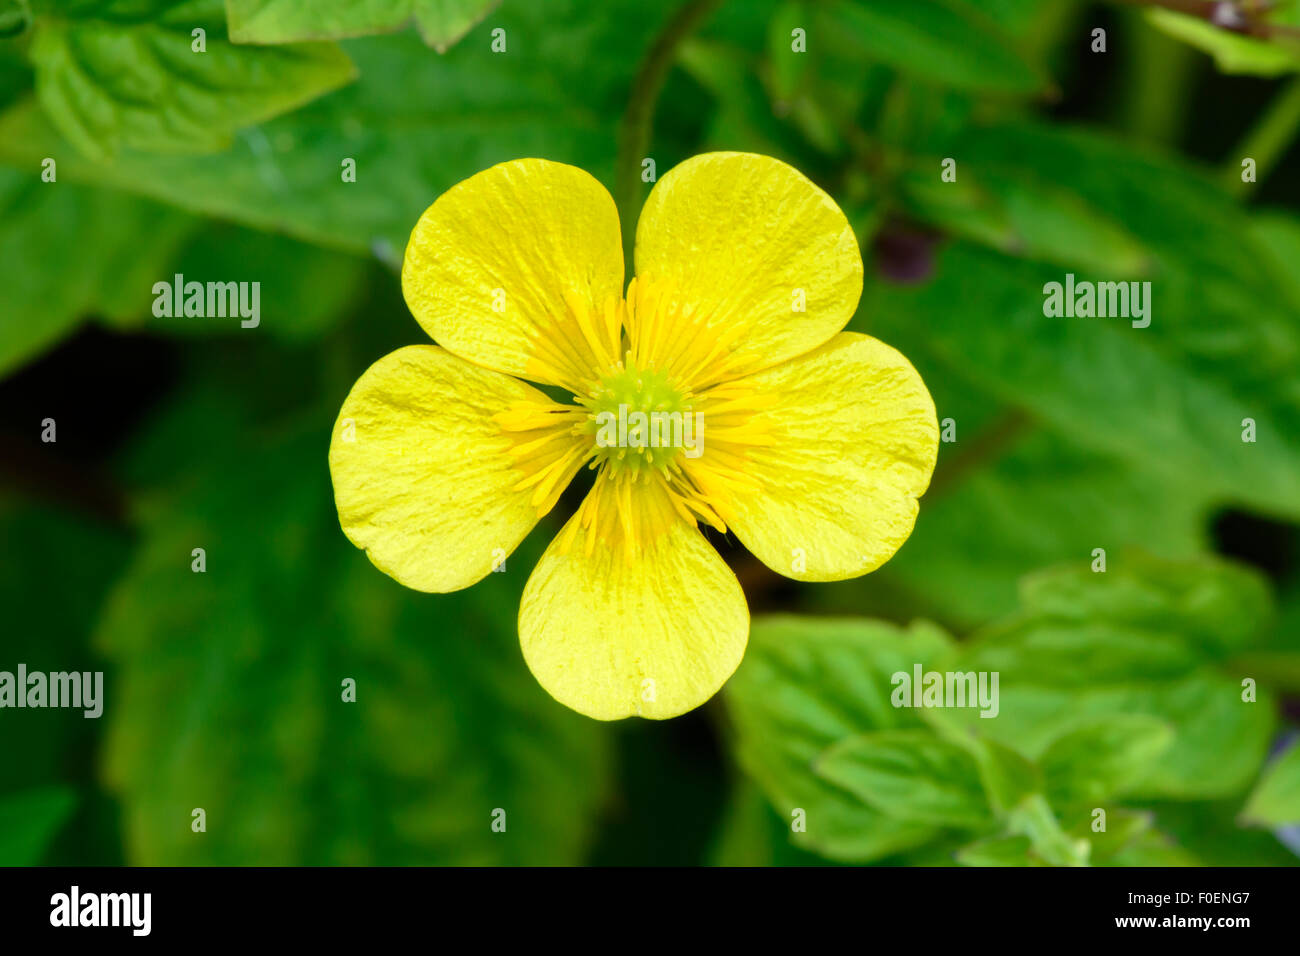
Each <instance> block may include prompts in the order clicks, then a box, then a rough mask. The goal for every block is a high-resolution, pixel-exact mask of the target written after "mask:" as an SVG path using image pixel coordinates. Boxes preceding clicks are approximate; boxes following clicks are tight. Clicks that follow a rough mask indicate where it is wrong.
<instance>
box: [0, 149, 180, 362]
mask: <svg viewBox="0 0 1300 956" xmlns="http://www.w3.org/2000/svg"><path fill="white" fill-rule="evenodd" d="M196 225H197V222H196V220H194V219H193V218H192V217H190V216H187V215H185V214H183V213H179V212H175V211H174V210H171V209H168V208H166V207H165V206H160V205H158V204H156V203H152V202H147V201H144V200H141V199H136V198H135V197H133V196H127V195H124V194H122V193H116V192H112V191H111V190H106V189H93V188H88V187H85V186H75V185H71V184H68V183H62V182H53V183H45V182H42V181H41V178H40V172H39V168H38V167H33V171H31V172H18V171H15V170H10V169H0V285H3V287H4V290H5V293H4V316H3V318H2V319H0V375H4V374H6V373H8V372H10V371H11V370H13V369H15V368H18V367H19V366H20V365H22V364H23V363H24V362H26V361H27V360H29V359H31V358H34V357H35V356H36V355H38V354H40V353H41V352H42V351H44V350H45V349H46V348H48V347H50V346H51V345H53V344H54V343H55V342H57V341H58V340H59V339H60V338H62V337H63V336H64V335H66V334H67V333H68V332H70V331H71V330H72V329H73V328H75V327H76V325H77V323H78V322H79V321H80V320H81V319H82V318H84V317H86V316H87V315H90V314H92V313H95V312H101V313H107V314H111V315H128V314H134V315H138V314H140V313H142V312H143V311H144V310H145V309H146V308H147V307H148V303H149V300H150V295H149V289H150V287H151V286H152V284H153V283H154V282H156V281H157V280H158V279H159V278H160V277H161V276H162V275H163V270H164V269H165V268H166V265H165V264H166V262H167V260H168V259H169V258H170V256H171V255H172V254H173V253H174V252H175V251H176V249H177V248H178V247H179V246H180V244H181V242H182V241H183V240H184V238H185V237H186V236H187V235H188V234H189V233H190V232H191V231H192V230H193V229H194V228H195V227H196ZM35 263H39V267H33V264H35Z"/></svg>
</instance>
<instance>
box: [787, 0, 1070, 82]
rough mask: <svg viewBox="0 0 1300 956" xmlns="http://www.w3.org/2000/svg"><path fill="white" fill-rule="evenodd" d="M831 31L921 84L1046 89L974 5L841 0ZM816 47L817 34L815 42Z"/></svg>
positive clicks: (948, 0) (947, 0)
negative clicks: (916, 79)
mask: <svg viewBox="0 0 1300 956" xmlns="http://www.w3.org/2000/svg"><path fill="white" fill-rule="evenodd" d="M828 20H829V23H830V29H831V30H834V31H836V32H837V33H839V34H840V35H841V36H843V37H845V38H847V39H849V40H851V41H853V42H855V43H857V44H858V46H859V48H860V50H861V53H862V55H863V56H865V57H868V58H871V59H875V60H879V61H880V62H882V63H885V64H887V65H889V66H891V67H893V68H894V69H896V70H898V71H900V72H903V73H907V74H909V75H912V76H915V77H917V78H918V79H921V80H925V81H928V82H933V83H937V84H940V85H943V86H951V87H955V88H957V89H962V90H969V91H972V92H980V93H1003V94H1019V95H1028V94H1032V93H1038V92H1041V91H1042V90H1044V89H1045V88H1046V87H1047V85H1048V83H1047V81H1046V79H1045V78H1044V76H1043V75H1042V73H1041V72H1040V71H1039V70H1038V69H1036V68H1035V67H1034V66H1032V65H1031V64H1029V63H1027V62H1025V60H1024V58H1023V57H1022V56H1021V55H1020V53H1019V52H1018V51H1017V48H1016V45H1015V43H1014V41H1012V40H1011V39H1010V38H1009V37H1007V35H1006V34H1005V33H1004V32H1003V31H1002V29H1001V28H1000V27H999V26H998V24H997V22H996V21H995V20H993V19H991V18H989V17H987V16H986V15H985V14H984V13H983V12H982V11H980V9H979V8H978V6H977V5H976V4H974V3H965V2H961V0H861V2H856V0H852V2H851V0H841V2H838V3H836V4H834V5H833V6H832V7H831V8H830V11H829V15H828ZM809 42H810V43H814V44H815V43H816V34H814V35H813V37H812V38H810V41H809Z"/></svg>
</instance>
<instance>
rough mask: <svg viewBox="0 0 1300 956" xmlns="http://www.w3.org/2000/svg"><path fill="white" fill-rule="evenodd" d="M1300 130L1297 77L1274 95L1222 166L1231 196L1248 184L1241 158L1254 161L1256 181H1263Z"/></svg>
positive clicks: (1243, 189) (1243, 190) (1225, 182)
mask: <svg viewBox="0 0 1300 956" xmlns="http://www.w3.org/2000/svg"><path fill="white" fill-rule="evenodd" d="M1297 132H1300V77H1298V78H1296V79H1293V80H1291V81H1290V83H1288V84H1287V85H1286V86H1285V87H1283V88H1282V92H1280V93H1278V94H1277V96H1275V97H1274V98H1273V102H1271V103H1270V104H1269V105H1268V109H1266V110H1265V111H1264V113H1263V115H1262V116H1260V118H1259V119H1258V120H1257V121H1256V122H1255V125H1254V126H1253V127H1252V128H1251V130H1250V132H1249V133H1247V134H1246V138H1245V139H1243V140H1242V141H1241V142H1240V143H1239V144H1238V145H1237V148H1236V149H1235V150H1234V151H1233V152H1232V154H1231V155H1229V156H1228V159H1227V161H1226V162H1225V163H1224V168H1223V184H1224V186H1226V187H1227V189H1228V192H1230V193H1232V194H1233V195H1234V196H1241V195H1242V194H1244V193H1245V192H1246V187H1247V186H1249V185H1251V184H1250V183H1244V182H1242V181H1241V161H1242V160H1243V159H1245V158H1247V157H1250V158H1251V159H1253V160H1254V161H1255V180H1256V182H1258V181H1260V180H1262V179H1263V178H1264V177H1265V176H1267V175H1268V173H1269V172H1270V171H1272V169H1273V167H1274V166H1275V165H1277V163H1278V161H1279V160H1280V159H1281V158H1282V157H1283V155H1285V154H1286V151H1287V149H1288V148H1289V147H1290V146H1291V142H1292V141H1293V140H1294V139H1295V136H1296V133H1297Z"/></svg>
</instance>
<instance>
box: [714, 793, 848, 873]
mask: <svg viewBox="0 0 1300 956" xmlns="http://www.w3.org/2000/svg"><path fill="white" fill-rule="evenodd" d="M790 825H791V821H787V820H782V819H781V818H780V817H778V816H777V815H776V812H775V811H774V810H773V809H772V806H771V804H769V803H768V802H767V799H766V798H765V797H764V796H763V794H762V792H761V791H760V790H759V789H758V788H757V787H756V786H754V785H753V784H752V783H750V782H749V781H747V780H743V779H742V780H740V781H738V782H737V784H736V786H735V789H734V791H733V793H732V795H731V799H730V800H729V801H728V804H727V809H726V812H725V814H724V816H723V820H722V825H721V826H720V827H719V829H718V833H717V836H716V837H715V840H714V843H713V846H712V848H711V849H710V852H709V861H708V862H709V865H710V866H824V865H825V861H824V860H823V859H822V858H821V857H819V856H814V855H813V854H811V853H809V852H807V851H806V850H800V849H799V848H798V847H796V846H795V845H794V844H793V843H791V842H790V833H791V830H790Z"/></svg>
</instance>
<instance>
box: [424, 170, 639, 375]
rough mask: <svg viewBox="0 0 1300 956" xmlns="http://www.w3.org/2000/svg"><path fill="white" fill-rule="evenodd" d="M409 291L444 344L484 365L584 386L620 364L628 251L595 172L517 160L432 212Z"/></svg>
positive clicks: (455, 190)
mask: <svg viewBox="0 0 1300 956" xmlns="http://www.w3.org/2000/svg"><path fill="white" fill-rule="evenodd" d="M402 292H403V293H404V294H405V296H406V303H407V305H408V306H410V309H411V313H412V314H413V315H414V316H415V318H416V320H417V321H418V322H419V323H420V325H421V326H423V327H424V330H425V331H426V332H428V333H429V334H430V335H431V336H433V338H434V340H435V341H436V342H437V343H438V344H439V345H441V346H442V347H443V348H445V349H447V350H448V351H449V352H454V353H455V354H456V355H459V356H461V357H462V358H466V359H469V360H470V361H472V362H476V363H478V364H479V365H484V366H486V367H488V368H493V369H496V370H497V371H500V372H508V373H510V374H512V375H521V376H523V377H525V378H528V379H531V380H533V381H538V382H545V383H547V384H551V385H563V386H564V387H566V388H569V389H570V390H571V391H579V390H585V389H583V388H582V386H583V383H585V382H586V381H587V380H588V378H589V377H590V375H591V373H592V371H593V370H595V369H597V368H602V369H603V368H604V367H605V366H607V365H608V364H609V363H610V362H612V361H616V360H617V359H618V358H620V357H621V356H620V355H619V354H618V344H619V340H618V329H619V326H618V322H619V314H620V311H619V308H618V302H619V300H620V298H621V296H622V292H623V247H622V244H621V240H620V238H619V225H618V212H617V211H616V210H615V208H614V200H613V199H612V198H611V197H610V195H609V193H608V192H607V191H606V190H605V187H604V186H602V185H601V184H600V183H599V182H597V181H596V180H595V179H593V178H592V177H591V175H590V174H588V173H586V172H584V171H583V170H581V169H578V168H576V167H574V166H566V165H564V164H563V163H553V162H550V161H548V160H544V159H517V160H514V161H512V162H508V163H501V164H500V165H498V166H493V167H492V168H491V169H486V170H484V171H483V172H481V173H478V174H477V175H474V176H471V177H470V178H469V179H466V180H465V181H464V182H461V183H458V184H457V185H455V186H453V187H452V188H451V189H449V190H447V192H445V193H443V194H442V195H441V196H440V197H439V198H438V200H437V201H436V202H434V204H433V205H432V206H430V207H429V208H428V209H426V210H425V212H424V215H422V216H421V217H420V221H419V222H418V223H416V226H415V229H414V231H412V233H411V240H410V242H409V243H408V244H407V247H406V259H405V261H404V262H403V264H402Z"/></svg>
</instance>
